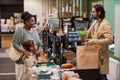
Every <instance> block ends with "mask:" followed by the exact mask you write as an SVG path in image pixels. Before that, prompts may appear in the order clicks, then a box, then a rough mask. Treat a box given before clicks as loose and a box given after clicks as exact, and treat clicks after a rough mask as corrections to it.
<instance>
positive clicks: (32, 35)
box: [13, 28, 41, 50]
mask: <svg viewBox="0 0 120 80" xmlns="http://www.w3.org/2000/svg"><path fill="white" fill-rule="evenodd" d="M32 29H33V32H28V31H27V30H26V29H24V28H18V29H17V30H16V31H15V33H14V36H13V47H14V48H15V49H17V50H18V48H19V45H20V43H21V42H24V41H27V40H33V41H35V42H36V44H37V47H38V48H39V47H40V46H41V40H40V39H39V35H38V33H37V31H36V29H35V28H32ZM22 30H23V31H22ZM22 34H23V35H22Z"/></svg>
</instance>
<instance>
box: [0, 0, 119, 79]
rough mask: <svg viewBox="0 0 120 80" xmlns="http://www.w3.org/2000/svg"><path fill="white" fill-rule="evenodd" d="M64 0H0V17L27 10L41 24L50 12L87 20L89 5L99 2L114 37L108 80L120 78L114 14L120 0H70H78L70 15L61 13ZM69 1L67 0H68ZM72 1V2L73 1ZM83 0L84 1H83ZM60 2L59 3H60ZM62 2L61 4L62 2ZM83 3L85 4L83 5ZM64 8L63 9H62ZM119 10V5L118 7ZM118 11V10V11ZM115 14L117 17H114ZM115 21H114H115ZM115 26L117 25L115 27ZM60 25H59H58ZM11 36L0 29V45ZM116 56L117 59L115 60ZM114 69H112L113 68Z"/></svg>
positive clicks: (7, 41) (5, 46)
mask: <svg viewBox="0 0 120 80" xmlns="http://www.w3.org/2000/svg"><path fill="white" fill-rule="evenodd" d="M65 1H67V0H0V19H3V18H5V19H8V18H10V16H13V15H14V13H22V12H24V11H29V12H30V13H32V14H33V15H35V16H36V21H37V23H38V22H39V23H40V25H41V26H42V24H43V22H44V20H45V19H48V15H50V14H51V13H52V12H53V13H52V15H53V18H58V19H59V18H70V17H72V16H84V17H85V18H87V20H88V21H89V16H90V10H91V6H92V4H94V3H101V2H102V5H103V6H104V8H105V11H106V19H107V20H108V21H109V23H110V25H111V27H112V32H113V35H114V37H115V44H116V50H115V53H114V54H113V55H114V57H112V56H113V55H112V56H111V57H110V74H109V75H110V76H109V78H110V80H119V79H120V77H119V76H120V49H119V48H120V43H119V39H120V37H119V36H118V35H120V33H119V32H117V31H119V30H120V29H119V28H120V27H119V26H117V25H120V23H119V22H117V21H116V20H115V19H116V18H118V20H119V21H120V17H118V16H119V15H116V14H115V12H116V5H118V6H120V0H72V1H75V2H76V4H77V2H80V4H77V6H79V7H78V9H79V10H78V11H76V12H75V13H74V12H73V14H72V16H71V15H70V14H65V13H64V12H63V13H62V12H61V10H62V7H65ZM68 1H69V0H68ZM75 2H74V3H75ZM83 2H84V3H83ZM60 3H61V4H60ZM62 3H63V4H62ZM83 4H85V5H83ZM64 10H65V9H64ZM119 10H120V7H119ZM118 13H120V12H118ZM116 16H117V17H116ZM115 21H116V22H115ZM115 26H117V27H116V28H115ZM59 27H61V25H60V26H59ZM12 37H13V32H8V33H6V32H1V31H0V38H1V39H0V40H1V41H0V47H1V48H7V47H8V46H9V45H10V43H11V41H12ZM116 58H117V60H116ZM113 69H114V70H113Z"/></svg>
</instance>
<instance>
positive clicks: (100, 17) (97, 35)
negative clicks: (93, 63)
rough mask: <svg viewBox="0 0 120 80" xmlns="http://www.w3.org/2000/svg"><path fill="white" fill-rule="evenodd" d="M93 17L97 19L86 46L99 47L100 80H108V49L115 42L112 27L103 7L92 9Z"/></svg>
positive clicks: (87, 37) (89, 31) (95, 6)
mask: <svg viewBox="0 0 120 80" xmlns="http://www.w3.org/2000/svg"><path fill="white" fill-rule="evenodd" d="M92 16H93V18H94V19H95V20H94V22H93V23H92V24H91V26H90V28H89V30H88V31H87V34H86V40H87V41H86V42H85V45H86V46H91V45H99V46H100V48H99V51H98V55H99V58H98V65H99V69H100V77H101V79H100V80H107V77H106V74H108V73H109V53H108V47H109V45H110V44H111V43H112V42H113V36H112V30H111V26H110V24H109V23H108V21H107V20H106V19H104V18H105V10H104V8H103V6H102V5H100V4H96V5H94V6H93V7H92Z"/></svg>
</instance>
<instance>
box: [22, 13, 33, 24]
mask: <svg viewBox="0 0 120 80" xmlns="http://www.w3.org/2000/svg"><path fill="white" fill-rule="evenodd" d="M31 17H34V16H33V15H32V14H31V13H29V12H28V11H26V12H23V13H22V15H21V19H23V21H24V23H25V21H28V20H30V18H31Z"/></svg>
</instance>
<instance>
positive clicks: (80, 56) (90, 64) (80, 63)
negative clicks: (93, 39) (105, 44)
mask: <svg viewBox="0 0 120 80" xmlns="http://www.w3.org/2000/svg"><path fill="white" fill-rule="evenodd" d="M98 50H99V46H96V45H92V46H85V45H84V46H77V57H76V59H77V68H78V69H97V68H98Z"/></svg>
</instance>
